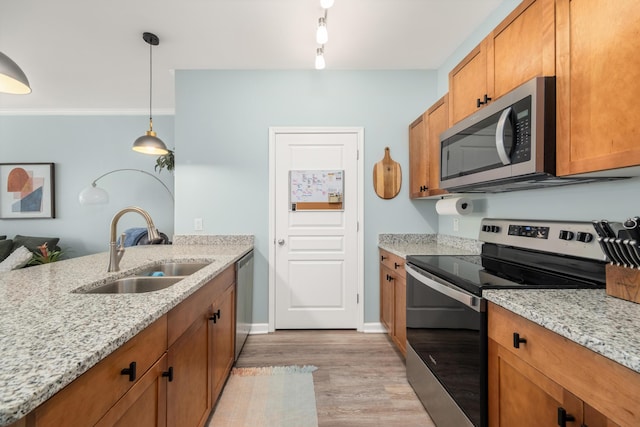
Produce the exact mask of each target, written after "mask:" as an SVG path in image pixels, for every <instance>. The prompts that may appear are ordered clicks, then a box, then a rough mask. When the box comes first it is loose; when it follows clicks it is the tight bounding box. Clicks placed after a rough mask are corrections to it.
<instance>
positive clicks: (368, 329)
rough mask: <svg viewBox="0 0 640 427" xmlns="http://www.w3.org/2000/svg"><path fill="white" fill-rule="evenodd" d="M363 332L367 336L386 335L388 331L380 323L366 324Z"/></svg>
mask: <svg viewBox="0 0 640 427" xmlns="http://www.w3.org/2000/svg"><path fill="white" fill-rule="evenodd" d="M362 332H364V333H365V334H386V333H387V330H386V329H385V328H384V326H382V323H380V322H371V323H366V322H365V324H364V327H363V328H362Z"/></svg>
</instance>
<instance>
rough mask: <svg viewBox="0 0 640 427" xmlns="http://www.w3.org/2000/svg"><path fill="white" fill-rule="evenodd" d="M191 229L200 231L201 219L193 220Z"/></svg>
mask: <svg viewBox="0 0 640 427" xmlns="http://www.w3.org/2000/svg"><path fill="white" fill-rule="evenodd" d="M193 229H194V230H195V231H202V218H194V219H193Z"/></svg>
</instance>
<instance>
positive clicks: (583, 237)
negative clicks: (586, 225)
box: [576, 231, 593, 243]
mask: <svg viewBox="0 0 640 427" xmlns="http://www.w3.org/2000/svg"><path fill="white" fill-rule="evenodd" d="M576 240H577V241H578V242H583V243H589V242H590V241H592V240H593V234H591V233H584V232H582V231H578V236H577V237H576Z"/></svg>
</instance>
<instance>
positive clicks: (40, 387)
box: [0, 236, 253, 425]
mask: <svg viewBox="0 0 640 427" xmlns="http://www.w3.org/2000/svg"><path fill="white" fill-rule="evenodd" d="M196 243H201V244H196ZM251 249H253V236H176V237H175V239H174V244H173V245H148V246H134V247H128V248H127V249H126V252H125V254H124V257H123V258H122V261H121V262H120V271H119V272H115V273H107V265H108V264H109V254H108V253H106V252H105V253H100V254H95V255H88V256H84V257H79V258H73V259H69V260H65V261H60V262H56V263H53V264H45V265H42V266H36V267H29V268H25V269H20V270H15V271H11V272H7V273H3V274H0V324H2V328H0V360H2V364H1V365H0V425H6V424H10V423H12V422H14V421H17V420H18V419H20V418H22V417H23V416H25V415H26V414H27V413H29V412H30V411H32V410H33V409H35V408H36V407H37V406H38V405H39V404H41V403H42V402H44V401H45V400H47V399H48V398H50V397H51V396H52V395H53V394H55V393H56V392H58V391H59V390H61V389H62V388H63V387H65V386H66V385H67V384H69V383H70V382H72V381H73V380H74V379H75V378H77V377H78V376H80V375H81V374H82V373H84V372H85V371H87V370H88V369H89V368H91V367H92V366H94V365H95V364H96V363H98V362H99V361H100V360H102V359H104V358H105V357H106V356H108V355H109V354H110V353H112V352H113V351H114V350H116V349H117V348H118V347H120V346H121V345H122V344H124V343H125V342H126V341H128V340H129V339H131V338H132V337H133V336H135V335H136V334H137V333H138V332H140V331H142V330H143V329H144V328H146V327H147V326H148V325H150V324H151V323H153V322H154V321H155V320H157V319H158V318H160V317H161V316H162V315H164V314H165V313H167V312H168V311H169V310H171V308H173V307H174V306H176V305H177V304H178V303H180V302H181V301H183V300H184V299H186V298H187V297H188V296H189V295H191V294H193V293H194V292H195V291H196V290H198V289H199V288H200V287H201V286H202V285H204V284H205V283H206V282H208V281H209V280H210V279H212V278H213V277H215V276H216V275H218V274H219V273H220V272H221V271H223V270H224V269H226V268H227V267H229V266H230V265H232V264H233V263H235V262H236V261H237V260H238V259H240V258H241V257H242V256H243V255H244V254H246V253H247V252H249V251H250V250H251ZM174 260H175V261H192V262H195V261H200V262H202V261H204V262H210V263H211V264H210V265H209V266H207V267H205V268H203V269H201V270H199V271H197V272H196V273H194V274H192V275H191V276H187V277H186V278H185V279H183V280H182V281H180V282H178V283H176V284H175V285H173V286H170V287H169V288H166V289H163V290H159V291H155V292H150V293H143V294H82V293H74V292H73V291H74V290H77V289H78V288H83V287H93V286H98V285H99V284H102V283H105V282H106V281H107V280H108V279H109V280H110V279H115V278H119V277H123V276H127V275H130V274H132V273H134V272H136V271H138V270H141V269H142V268H144V267H148V266H151V265H154V264H158V263H160V262H165V261H174Z"/></svg>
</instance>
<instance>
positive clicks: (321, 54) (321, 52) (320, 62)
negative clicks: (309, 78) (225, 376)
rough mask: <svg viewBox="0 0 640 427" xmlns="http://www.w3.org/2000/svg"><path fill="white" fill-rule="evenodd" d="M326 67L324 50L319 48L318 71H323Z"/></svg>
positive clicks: (317, 53) (317, 51)
mask: <svg viewBox="0 0 640 427" xmlns="http://www.w3.org/2000/svg"><path fill="white" fill-rule="evenodd" d="M325 66H326V64H325V62H324V48H322V47H319V48H318V49H317V50H316V70H322V69H324V67H325Z"/></svg>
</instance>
